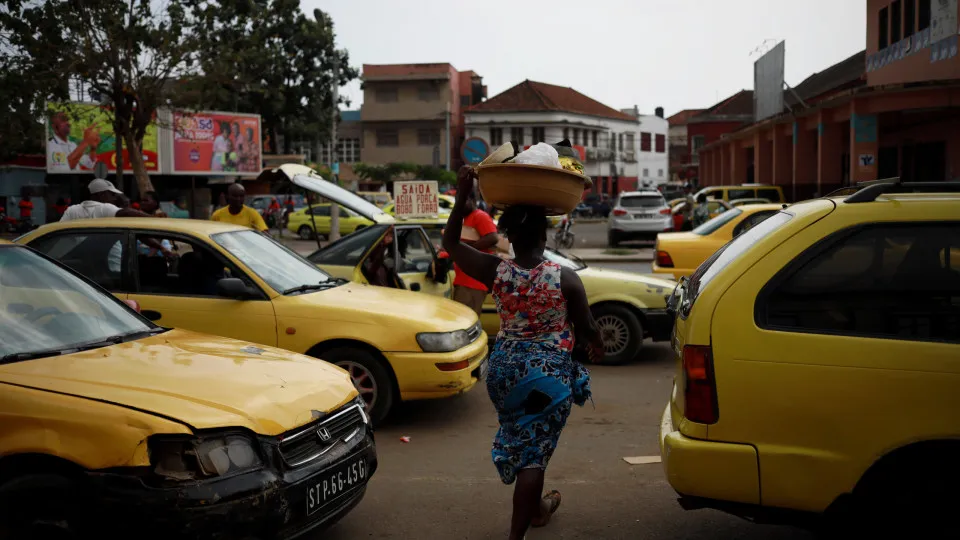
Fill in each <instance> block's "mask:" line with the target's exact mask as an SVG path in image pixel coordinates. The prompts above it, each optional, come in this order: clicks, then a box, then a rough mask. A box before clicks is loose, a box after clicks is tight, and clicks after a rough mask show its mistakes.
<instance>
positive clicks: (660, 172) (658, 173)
mask: <svg viewBox="0 0 960 540" xmlns="http://www.w3.org/2000/svg"><path fill="white" fill-rule="evenodd" d="M657 176H659V177H660V178H663V169H657Z"/></svg>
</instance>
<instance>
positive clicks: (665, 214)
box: [660, 208, 670, 216]
mask: <svg viewBox="0 0 960 540" xmlns="http://www.w3.org/2000/svg"><path fill="white" fill-rule="evenodd" d="M660 215H661V216H669V215H670V209H669V208H664V209H663V210H661V211H660Z"/></svg>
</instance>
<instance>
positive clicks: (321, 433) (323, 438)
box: [317, 427, 331, 442]
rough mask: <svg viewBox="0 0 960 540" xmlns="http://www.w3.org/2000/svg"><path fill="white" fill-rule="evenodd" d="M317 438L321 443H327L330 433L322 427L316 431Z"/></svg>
mask: <svg viewBox="0 0 960 540" xmlns="http://www.w3.org/2000/svg"><path fill="white" fill-rule="evenodd" d="M317 436H318V437H320V441H322V442H327V441H329V440H330V438H331V436H330V431H329V430H328V429H327V428H325V427H322V428H320V429H318V430H317Z"/></svg>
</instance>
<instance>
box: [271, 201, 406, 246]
mask: <svg viewBox="0 0 960 540" xmlns="http://www.w3.org/2000/svg"><path fill="white" fill-rule="evenodd" d="M390 204H391V205H392V204H393V203H390ZM330 208H331V205H330V204H329V203H325V204H315V205H313V206H310V207H307V208H301V209H300V210H297V211H296V212H291V213H290V216H289V219H288V220H287V230H289V231H291V232H294V233H297V236H299V237H300V238H301V239H302V240H312V239H313V235H314V224H316V230H317V232H318V233H320V235H321V236H327V235H329V234H330V221H331V220H330ZM338 208H340V234H341V235H347V234H350V233H352V232H354V231H358V230H360V229H362V228H364V227H368V226H370V225H373V222H372V221H370V220H369V219H367V218H365V217H363V216H361V215H359V214H357V213H356V212H354V211H353V210H350V209H349V208H344V207H342V206H338ZM311 213H312V214H313V215H312V216H311V215H310V214H311Z"/></svg>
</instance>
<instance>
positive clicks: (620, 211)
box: [613, 208, 627, 216]
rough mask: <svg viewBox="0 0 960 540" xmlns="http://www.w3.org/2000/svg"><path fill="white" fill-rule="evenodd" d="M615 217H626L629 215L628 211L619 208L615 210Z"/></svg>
mask: <svg viewBox="0 0 960 540" xmlns="http://www.w3.org/2000/svg"><path fill="white" fill-rule="evenodd" d="M613 215H615V216H625V215H627V211H626V210H624V209H622V208H617V209H615V210H614V211H613Z"/></svg>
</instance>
